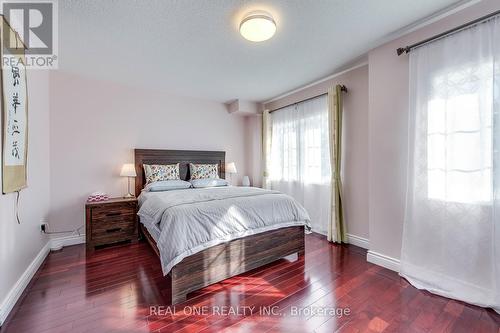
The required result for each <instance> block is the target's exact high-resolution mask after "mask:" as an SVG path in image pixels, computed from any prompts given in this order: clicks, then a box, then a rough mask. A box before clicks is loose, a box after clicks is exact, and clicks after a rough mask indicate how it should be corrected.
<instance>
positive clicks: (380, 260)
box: [366, 250, 400, 273]
mask: <svg viewBox="0 0 500 333" xmlns="http://www.w3.org/2000/svg"><path fill="white" fill-rule="evenodd" d="M366 260H367V261H368V262H371V263H372V264H375V265H379V266H382V267H384V268H387V269H390V270H391V271H395V272H398V273H399V270H400V262H399V259H395V258H392V257H389V256H386V255H385V254H381V253H378V252H375V251H371V250H370V251H368V254H367V255H366Z"/></svg>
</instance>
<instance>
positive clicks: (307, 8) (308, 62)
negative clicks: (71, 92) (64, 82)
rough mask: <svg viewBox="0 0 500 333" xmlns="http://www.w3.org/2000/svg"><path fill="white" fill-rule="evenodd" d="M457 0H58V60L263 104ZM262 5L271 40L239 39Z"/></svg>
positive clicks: (105, 75) (76, 68) (81, 70)
mask: <svg viewBox="0 0 500 333" xmlns="http://www.w3.org/2000/svg"><path fill="white" fill-rule="evenodd" d="M457 2H458V1H457V0H418V1H415V0H330V1H327V0H302V1H299V0H267V1H236V0H163V1H162V0H148V1H146V0H142V1H140V0H135V1H134V0H64V1H59V39H60V41H59V48H60V52H59V53H60V56H59V61H60V63H59V67H60V69H62V70H65V71H69V72H73V73H76V74H80V75H83V76H87V77H91V78H96V79H102V80H113V81H117V82H122V83H127V84H130V85H134V86H142V87H146V88H147V89H157V90H161V91H166V92H170V93H174V94H179V95H185V96H193V97H199V98H206V99H211V100H217V101H221V102H225V101H229V100H233V99H236V98H240V99H245V100H252V101H262V100H266V99H268V98H271V97H274V96H276V95H279V94H281V93H283V92H286V91H289V90H291V89H295V88H297V87H299V86H302V85H304V84H307V83H309V82H311V81H314V80H317V79H319V78H322V77H324V76H327V75H329V74H332V73H333V72H334V71H335V70H337V69H338V68H339V67H341V66H343V65H345V64H346V63H348V62H349V61H352V60H353V59H355V58H357V57H359V56H361V55H363V54H364V53H366V52H367V51H368V50H369V48H371V47H373V46H374V45H375V43H377V42H378V41H380V40H381V39H382V38H384V37H385V36H387V35H388V34H390V33H391V32H394V31H396V30H398V29H401V28H402V27H404V26H407V25H408V24H410V23H412V22H415V21H418V20H420V19H422V18H425V17H427V16H429V15H432V14H433V13H435V12H437V11H439V10H442V9H444V8H446V7H448V6H450V5H453V4H454V3H457ZM255 9H263V10H266V11H268V12H270V13H271V14H272V15H273V16H274V18H275V20H276V23H277V26H278V30H277V33H276V35H275V36H274V38H272V39H271V40H269V41H266V42H262V43H252V42H249V41H247V40H245V39H243V38H242V37H241V36H240V35H239V32H238V24H239V21H240V19H241V17H242V16H244V14H246V13H247V12H248V11H251V10H255Z"/></svg>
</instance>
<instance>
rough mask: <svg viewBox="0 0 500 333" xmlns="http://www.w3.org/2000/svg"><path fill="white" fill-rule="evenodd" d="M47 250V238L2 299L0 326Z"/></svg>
mask: <svg viewBox="0 0 500 333" xmlns="http://www.w3.org/2000/svg"><path fill="white" fill-rule="evenodd" d="M49 252H50V240H48V241H47V243H46V244H45V245H44V246H43V247H42V249H41V250H40V252H38V254H37V255H36V257H35V259H33V261H32V262H31V264H29V266H28V268H26V270H25V271H24V273H23V274H22V275H21V277H19V279H18V280H17V282H16V283H15V284H14V286H13V287H12V289H11V290H10V291H9V293H8V294H7V296H6V297H5V298H4V300H3V301H2V303H1V305H0V326H2V325H3V323H4V321H5V319H7V316H8V315H9V313H10V311H12V308H14V305H15V304H16V302H17V300H18V299H19V297H21V294H22V293H23V291H24V289H26V287H27V286H28V283H30V281H31V279H32V278H33V276H34V275H35V273H36V271H37V270H38V268H40V266H41V265H42V263H43V261H44V260H45V258H46V257H47V255H48V254H49Z"/></svg>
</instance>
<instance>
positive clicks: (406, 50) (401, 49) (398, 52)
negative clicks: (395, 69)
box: [396, 46, 410, 56]
mask: <svg viewBox="0 0 500 333" xmlns="http://www.w3.org/2000/svg"><path fill="white" fill-rule="evenodd" d="M409 51H410V50H409V49H408V46H407V47H399V48H398V49H397V50H396V52H397V54H398V56H400V55H402V54H403V53H405V52H406V53H408V52H409Z"/></svg>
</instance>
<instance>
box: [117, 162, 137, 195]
mask: <svg viewBox="0 0 500 333" xmlns="http://www.w3.org/2000/svg"><path fill="white" fill-rule="evenodd" d="M120 176H122V177H127V178H128V193H127V194H126V195H125V196H124V198H133V197H134V195H133V194H132V192H131V191H130V178H134V177H137V174H136V172H135V165H133V164H132V163H126V164H124V165H123V166H122V171H121V172H120Z"/></svg>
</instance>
